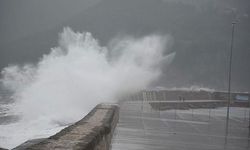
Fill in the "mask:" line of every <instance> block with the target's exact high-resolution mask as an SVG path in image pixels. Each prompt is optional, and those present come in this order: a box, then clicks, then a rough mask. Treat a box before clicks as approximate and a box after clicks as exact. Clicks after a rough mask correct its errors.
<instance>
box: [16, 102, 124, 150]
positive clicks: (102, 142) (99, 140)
mask: <svg viewBox="0 0 250 150" xmlns="http://www.w3.org/2000/svg"><path fill="white" fill-rule="evenodd" d="M118 120H119V107H118V106H117V105H112V104H110V105H109V104H99V105H97V106H96V107H95V108H94V109H93V110H92V111H91V112H89V114H88V115H87V116H85V117H84V118H83V119H82V120H80V121H78V122H76V123H75V124H73V125H71V126H69V127H67V128H65V129H63V130H62V131H60V132H59V133H57V134H55V135H53V136H51V137H49V138H45V139H40V140H36V141H34V142H32V141H30V142H29V141H28V142H26V144H25V143H24V144H22V145H20V146H18V147H17V148H15V149H30V150H38V149H39V150H52V149H53V150H54V149H60V150H61V149H63V150H80V149H81V150H109V148H110V142H111V138H112V135H113V132H114V129H115V127H116V124H117V122H118Z"/></svg>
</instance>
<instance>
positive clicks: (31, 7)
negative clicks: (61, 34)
mask: <svg viewBox="0 0 250 150" xmlns="http://www.w3.org/2000/svg"><path fill="white" fill-rule="evenodd" d="M99 1H101V0H1V1H0V19H1V20H0V35H1V36H0V39H1V42H0V44H1V43H6V42H10V41H13V40H17V39H19V38H22V37H25V36H28V35H30V34H34V33H35V32H41V31H44V30H48V29H50V28H53V27H54V26H56V25H58V24H60V23H62V22H63V21H66V20H67V19H69V18H70V17H72V16H74V15H76V14H78V13H80V12H81V11H83V10H84V9H86V8H89V7H91V6H93V5H94V4H96V3H98V2H99Z"/></svg>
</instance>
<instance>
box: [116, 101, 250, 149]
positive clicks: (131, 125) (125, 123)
mask: <svg viewBox="0 0 250 150" xmlns="http://www.w3.org/2000/svg"><path fill="white" fill-rule="evenodd" d="M248 117H249V108H230V120H229V129H228V136H227V137H226V136H225V135H226V128H225V124H226V120H225V119H226V108H217V109H189V110H167V111H158V110H153V109H152V108H151V106H150V105H149V104H148V103H146V102H140V101H138V102H129V101H127V102H124V103H122V104H121V106H120V121H119V123H118V125H117V128H116V131H115V134H114V137H113V140H112V150H249V149H250V139H249V128H248V125H249V118H248Z"/></svg>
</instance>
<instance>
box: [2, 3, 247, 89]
mask: <svg viewBox="0 0 250 150" xmlns="http://www.w3.org/2000/svg"><path fill="white" fill-rule="evenodd" d="M237 16H240V22H239V23H238V24H237V26H236V29H235V43H234V56H233V81H232V82H233V83H232V84H233V88H235V89H236V90H241V91H246V90H248V91H249V90H250V79H249V77H250V67H249V65H250V59H249V58H250V49H249V47H250V45H249V43H250V17H249V16H250V0H0V69H2V68H3V67H6V66H7V65H9V64H23V63H27V62H37V60H38V59H39V58H40V57H41V56H42V55H43V54H46V53H49V51H50V48H51V47H54V46H56V45H57V39H58V37H57V36H58V33H59V32H61V31H62V29H63V27H64V26H69V27H71V28H72V29H73V30H75V31H89V32H91V33H92V34H93V35H94V37H95V38H97V39H98V40H99V41H100V43H101V44H106V43H107V42H108V41H109V40H110V39H111V38H113V37H114V36H116V35H119V34H122V33H125V34H129V35H133V36H143V35H147V34H151V33H161V34H170V35H171V36H172V37H173V39H174V40H173V41H174V42H173V46H172V47H171V48H170V49H171V51H175V52H176V57H175V59H174V61H173V63H172V64H171V65H170V66H168V67H166V68H163V71H164V75H163V76H162V79H161V80H160V82H159V83H158V85H160V86H170V87H173V86H177V87H179V86H190V85H200V86H206V87H211V88H218V89H222V90H223V89H226V87H227V71H228V70H227V69H228V50H229V45H230V38H231V22H232V20H233V19H234V18H235V17H237Z"/></svg>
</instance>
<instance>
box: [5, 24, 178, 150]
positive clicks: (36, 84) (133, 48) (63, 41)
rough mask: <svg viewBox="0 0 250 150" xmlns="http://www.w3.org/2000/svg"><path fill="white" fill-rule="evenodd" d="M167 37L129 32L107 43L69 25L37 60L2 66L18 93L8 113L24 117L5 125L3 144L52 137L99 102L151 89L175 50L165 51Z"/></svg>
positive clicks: (8, 85)
mask: <svg viewBox="0 0 250 150" xmlns="http://www.w3.org/2000/svg"><path fill="white" fill-rule="evenodd" d="M167 41H168V37H167V36H161V35H154V34H153V35H149V36H145V37H142V38H134V37H129V36H126V37H123V38H116V39H113V40H112V41H111V42H110V44H109V45H108V46H107V47H102V46H100V44H99V43H98V41H97V40H96V39H94V38H93V37H92V35H91V33H89V32H83V33H79V32H74V31H72V30H71V29H70V28H68V27H67V28H64V30H63V32H62V33H61V34H60V35H59V42H58V43H59V44H58V47H55V48H52V49H51V52H50V54H48V55H44V56H43V57H42V58H41V59H40V61H39V62H38V63H37V64H27V65H24V66H9V67H6V68H4V69H3V70H2V76H3V78H2V79H1V82H2V83H3V85H4V86H5V88H8V89H10V90H12V91H13V93H14V94H13V96H12V97H13V99H14V100H15V103H13V104H12V105H11V108H10V112H9V113H12V114H16V115H19V116H20V120H19V121H18V122H15V123H12V124H8V125H1V126H0V146H2V147H6V148H13V147H15V146H17V145H18V144H20V143H22V142H24V141H26V140H28V139H33V138H40V137H46V136H49V135H51V134H54V133H55V132H58V131H59V130H60V129H62V128H63V127H65V126H67V125H69V124H71V123H73V122H75V121H77V120H79V119H80V118H82V117H84V115H86V113H88V112H89V111H90V109H92V108H93V107H94V106H95V105H97V104H98V103H101V102H115V101H116V100H117V99H118V98H119V97H121V96H123V95H126V94H129V93H132V92H136V91H139V90H141V89H144V88H146V87H147V86H148V85H149V84H150V83H152V82H153V81H154V80H156V79H157V78H158V77H159V76H160V75H161V66H162V65H167V64H168V63H170V62H171V60H172V59H173V57H174V55H175V54H174V53H171V54H169V55H164V53H165V52H164V51H165V50H166V44H167Z"/></svg>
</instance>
